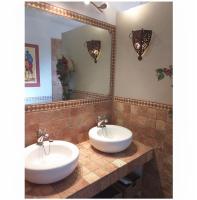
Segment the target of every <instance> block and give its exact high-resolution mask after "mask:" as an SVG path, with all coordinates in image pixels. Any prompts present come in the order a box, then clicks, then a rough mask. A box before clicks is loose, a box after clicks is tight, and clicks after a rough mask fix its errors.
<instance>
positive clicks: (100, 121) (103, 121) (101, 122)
mask: <svg viewBox="0 0 197 200" xmlns="http://www.w3.org/2000/svg"><path fill="white" fill-rule="evenodd" d="M107 122H108V119H107V117H106V116H105V115H103V116H98V118H97V127H99V128H103V127H106V123H107Z"/></svg>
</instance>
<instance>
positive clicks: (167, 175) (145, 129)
mask: <svg viewBox="0 0 197 200" xmlns="http://www.w3.org/2000/svg"><path fill="white" fill-rule="evenodd" d="M171 109H172V106H170V105H165V104H159V103H153V102H146V101H138V100H132V99H128V98H127V99H125V98H118V97H115V98H114V101H111V100H106V101H98V102H96V101H95V102H94V103H90V104H83V103H82V104H76V105H75V106H74V107H73V105H67V106H66V107H57V109H51V110H43V111H42V110H41V109H39V110H38V111H36V110H35V111H33V112H32V111H31V112H30V111H29V112H26V113H25V145H26V146H27V145H30V144H32V143H35V142H36V131H37V130H38V128H47V131H48V133H49V135H50V137H51V138H52V139H58V140H61V139H64V140H67V141H71V142H73V143H75V144H77V143H80V142H83V141H85V140H87V139H88V130H89V129H90V128H91V127H93V126H95V125H96V119H97V116H98V115H102V114H105V115H107V116H108V118H109V123H112V124H117V125H122V126H124V127H127V128H129V129H131V130H132V132H133V134H134V139H135V140H138V141H140V142H142V143H144V144H146V145H149V146H152V147H154V148H155V150H154V152H155V159H154V160H153V162H151V163H150V165H151V166H148V165H147V167H145V173H144V174H145V178H144V184H145V187H144V190H143V193H144V197H150V198H154V197H156V198H159V197H168V198H170V197H172V118H171V115H170V114H169V111H171ZM158 187H160V190H155V188H158Z"/></svg>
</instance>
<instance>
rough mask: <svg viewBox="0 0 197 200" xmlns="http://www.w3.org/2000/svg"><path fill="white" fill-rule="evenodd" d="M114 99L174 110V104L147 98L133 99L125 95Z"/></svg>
mask: <svg viewBox="0 0 197 200" xmlns="http://www.w3.org/2000/svg"><path fill="white" fill-rule="evenodd" d="M113 101H115V102H116V101H117V102H121V103H130V104H133V105H137V106H145V107H152V108H156V109H160V110H172V105H169V104H163V103H157V102H152V101H145V100H138V99H131V98H125V97H117V96H115V97H114V98H113Z"/></svg>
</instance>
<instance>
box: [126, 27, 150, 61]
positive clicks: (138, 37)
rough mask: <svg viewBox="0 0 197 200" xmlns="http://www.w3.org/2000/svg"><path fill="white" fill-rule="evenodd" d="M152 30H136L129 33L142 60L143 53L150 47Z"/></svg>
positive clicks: (139, 58)
mask: <svg viewBox="0 0 197 200" xmlns="http://www.w3.org/2000/svg"><path fill="white" fill-rule="evenodd" d="M151 36H152V30H144V29H141V30H136V31H132V32H131V33H130V34H129V38H130V39H132V42H133V47H134V49H135V51H136V52H137V54H138V60H142V55H143V54H144V52H145V50H146V49H147V48H148V46H149V43H150V41H151Z"/></svg>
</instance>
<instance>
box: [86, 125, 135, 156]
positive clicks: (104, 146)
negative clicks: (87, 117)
mask: <svg viewBox="0 0 197 200" xmlns="http://www.w3.org/2000/svg"><path fill="white" fill-rule="evenodd" d="M89 139H90V143H91V145H92V146H93V147H95V148H96V149H98V150H100V151H103V152H106V153H116V152H120V151H123V150H125V149H126V148H127V147H128V146H129V145H130V144H131V141H132V132H131V131H130V130H129V129H127V128H124V127H122V126H117V125H106V127H104V128H98V127H93V128H91V129H90V130H89Z"/></svg>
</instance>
